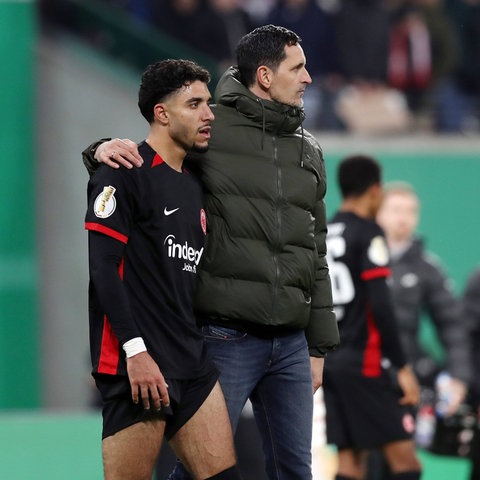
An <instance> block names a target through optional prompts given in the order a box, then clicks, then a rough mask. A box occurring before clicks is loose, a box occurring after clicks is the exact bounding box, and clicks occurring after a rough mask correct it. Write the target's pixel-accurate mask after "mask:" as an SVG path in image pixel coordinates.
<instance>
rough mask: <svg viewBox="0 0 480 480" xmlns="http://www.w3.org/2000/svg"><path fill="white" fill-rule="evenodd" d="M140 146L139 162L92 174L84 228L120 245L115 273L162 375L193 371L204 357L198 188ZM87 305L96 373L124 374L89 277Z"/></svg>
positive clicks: (201, 211)
mask: <svg viewBox="0 0 480 480" xmlns="http://www.w3.org/2000/svg"><path fill="white" fill-rule="evenodd" d="M139 152H140V154H141V156H142V157H143V159H144V163H143V165H142V167H140V168H134V169H131V170H129V169H126V168H120V169H112V168H109V167H106V166H104V165H102V166H100V168H99V169H98V170H97V172H96V173H95V174H94V175H93V176H92V178H91V179H90V182H89V186H88V210H87V213H86V217H85V228H86V229H87V230H91V231H95V232H100V233H102V234H104V235H108V236H110V237H112V238H114V239H116V240H118V241H119V242H122V243H124V244H125V245H126V246H125V249H124V258H123V261H122V264H121V272H120V274H121V276H122V280H123V284H124V285H125V288H126V293H127V297H128V302H129V304H130V310H131V315H132V316H133V320H134V322H135V326H136V328H137V330H138V332H139V333H140V335H141V336H142V337H143V339H144V341H145V344H146V346H147V350H148V352H149V353H150V355H151V356H152V357H153V359H154V360H155V361H156V362H157V364H158V365H159V367H160V369H161V371H162V373H163V375H164V376H166V377H170V378H191V377H194V376H196V375H197V373H198V372H199V370H200V371H201V370H202V368H204V365H205V361H204V360H205V358H206V351H205V346H204V341H203V336H202V335H201V332H200V331H199V329H198V327H197V325H196V322H195V318H194V313H193V305H192V303H193V294H194V289H195V281H196V273H197V269H198V265H199V262H200V259H201V256H202V253H203V245H204V239H205V235H206V216H205V211H204V209H203V193H202V189H201V186H200V184H199V183H198V181H197V179H196V178H195V177H194V176H193V175H191V174H189V173H188V172H186V171H183V172H178V171H176V170H174V169H172V168H171V167H169V166H168V165H167V164H166V163H165V162H163V160H162V159H161V157H160V156H159V155H158V154H157V153H156V152H155V151H154V150H153V149H152V148H151V147H150V146H149V145H148V144H147V143H146V142H142V143H141V144H140V145H139ZM94 254H95V252H93V255H94ZM90 255H92V253H91V254H90ZM89 304H90V337H91V340H90V341H91V352H92V362H93V371H94V373H106V374H126V364H125V353H124V352H123V349H122V347H121V345H120V342H119V339H118V335H116V334H115V331H114V330H113V329H112V326H111V322H110V320H109V318H108V316H106V315H105V313H104V312H105V309H104V308H102V306H101V302H100V299H99V298H98V295H97V290H96V289H95V286H94V285H92V284H91V285H90V290H89ZM112 323H113V322H112Z"/></svg>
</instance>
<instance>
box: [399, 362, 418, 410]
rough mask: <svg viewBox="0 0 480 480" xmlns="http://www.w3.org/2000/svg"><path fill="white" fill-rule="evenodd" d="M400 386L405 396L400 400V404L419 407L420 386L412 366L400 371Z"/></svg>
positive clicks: (406, 366)
mask: <svg viewBox="0 0 480 480" xmlns="http://www.w3.org/2000/svg"><path fill="white" fill-rule="evenodd" d="M398 385H399V386H400V388H401V389H402V392H403V396H402V398H400V400H399V402H400V404H401V405H412V406H414V405H418V403H419V402H420V385H419V384H418V380H417V377H416V376H415V374H414V373H413V370H412V367H410V365H405V366H404V367H403V368H400V369H399V370H398Z"/></svg>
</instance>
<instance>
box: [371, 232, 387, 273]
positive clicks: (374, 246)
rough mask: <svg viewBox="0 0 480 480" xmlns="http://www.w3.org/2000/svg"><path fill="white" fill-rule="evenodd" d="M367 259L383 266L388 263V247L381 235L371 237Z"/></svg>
mask: <svg viewBox="0 0 480 480" xmlns="http://www.w3.org/2000/svg"><path fill="white" fill-rule="evenodd" d="M368 259H369V260H370V261H371V262H372V263H373V264H375V265H379V266H384V265H386V264H387V263H388V259H389V257H388V247H387V243H386V241H385V239H384V238H383V237H382V236H380V235H379V236H377V237H375V238H372V241H371V242H370V246H369V247H368Z"/></svg>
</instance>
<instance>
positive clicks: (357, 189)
mask: <svg viewBox="0 0 480 480" xmlns="http://www.w3.org/2000/svg"><path fill="white" fill-rule="evenodd" d="M337 180H338V186H339V187H340V191H341V193H342V197H343V198H348V197H358V196H360V195H362V194H363V193H365V192H366V191H367V190H368V189H369V188H370V187H371V186H372V185H375V184H380V183H381V181H382V167H381V166H380V164H379V163H378V162H377V160H375V159H374V158H373V157H371V156H369V155H362V154H359V155H351V156H349V157H346V158H344V159H343V160H342V161H341V162H340V163H339V165H338V170H337Z"/></svg>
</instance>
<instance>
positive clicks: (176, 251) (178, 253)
mask: <svg viewBox="0 0 480 480" xmlns="http://www.w3.org/2000/svg"><path fill="white" fill-rule="evenodd" d="M163 244H164V245H166V246H167V255H168V256H169V257H170V258H179V259H181V260H187V261H188V262H194V263H195V266H196V265H198V264H199V262H200V259H201V258H202V253H203V248H202V249H201V250H196V249H195V248H193V247H190V246H189V245H188V242H185V243H183V244H182V243H176V242H175V236H174V235H169V236H168V237H167V238H165V240H164V242H163ZM193 268H194V267H193Z"/></svg>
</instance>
